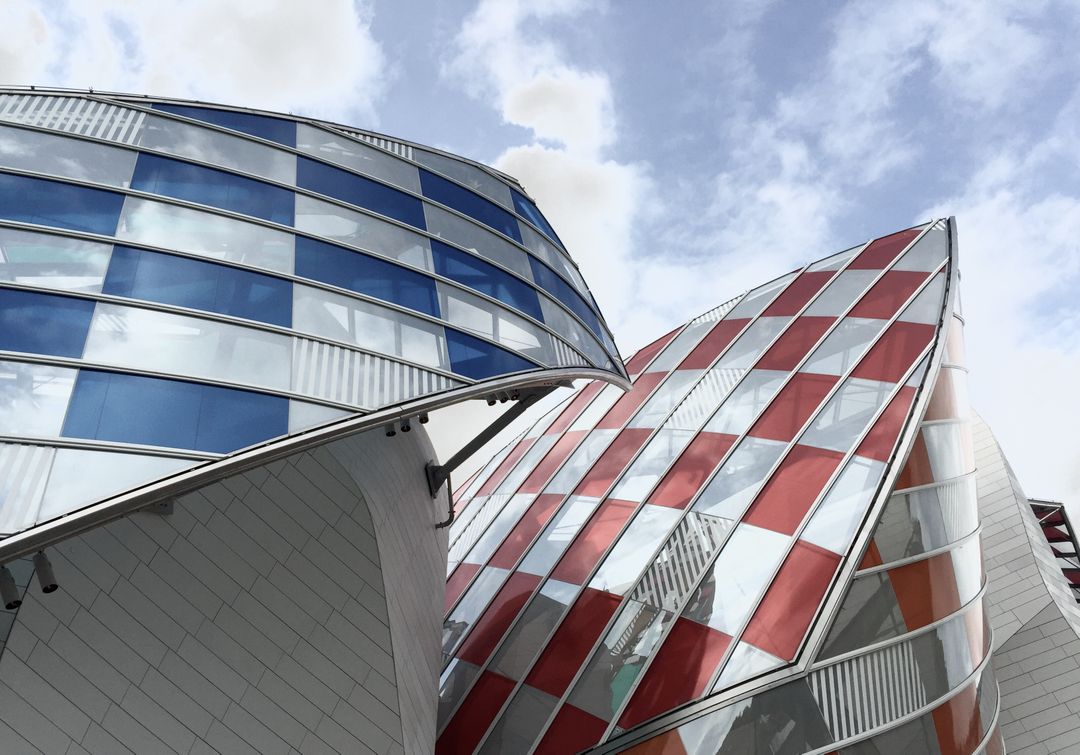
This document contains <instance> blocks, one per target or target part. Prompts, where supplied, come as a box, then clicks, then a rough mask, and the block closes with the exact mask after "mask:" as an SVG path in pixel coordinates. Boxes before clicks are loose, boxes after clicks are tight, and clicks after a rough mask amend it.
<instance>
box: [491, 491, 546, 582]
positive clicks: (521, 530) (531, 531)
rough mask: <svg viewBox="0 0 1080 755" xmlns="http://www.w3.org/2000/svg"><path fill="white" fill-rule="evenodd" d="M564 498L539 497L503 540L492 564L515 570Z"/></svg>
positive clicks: (493, 557) (492, 559)
mask: <svg viewBox="0 0 1080 755" xmlns="http://www.w3.org/2000/svg"><path fill="white" fill-rule="evenodd" d="M563 498H564V496H563V495H562V494H558V493H557V494H551V493H547V494H545V495H540V496H537V497H536V500H535V501H533V502H532V503H531V504H530V505H529V509H528V511H526V512H525V514H524V515H523V516H522V517H521V519H520V520H518V523H517V524H515V525H514V529H512V530H510V534H509V535H507V536H506V539H505V540H503V544H502V545H500V546H499V549H498V550H497V551H495V555H494V556H492V557H491V561H490V564H491V565H492V566H497V567H499V568H500V569H510V568H513V566H514V564H515V563H517V560H518V559H519V558H521V554H522V553H524V552H525V549H526V548H527V547H528V546H529V543H531V542H532V540H533V538H534V537H536V533H537V532H539V531H540V530H541V529H543V527H544V525H545V524H547V521H548V519H550V518H551V515H552V514H553V513H554V512H555V509H556V507H557V506H558V505H559V504H560V503H561V502H562V500H563Z"/></svg>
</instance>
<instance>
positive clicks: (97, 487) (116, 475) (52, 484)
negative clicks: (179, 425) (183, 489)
mask: <svg viewBox="0 0 1080 755" xmlns="http://www.w3.org/2000/svg"><path fill="white" fill-rule="evenodd" d="M199 463H200V462H198V461H194V460H192V459H171V458H169V457H167V456H141V455H139V454H125V453H113V452H110V451H85V450H81V449H75V448H58V449H56V456H55V458H54V459H53V465H52V471H51V473H50V474H49V483H48V485H47V486H46V487H45V497H44V498H43V499H42V501H41V511H40V513H39V516H38V521H39V522H45V521H48V520H50V519H54V518H56V517H58V516H63V515H65V514H69V513H71V512H72V511H74V510H75V509H78V508H81V507H82V506H85V505H86V504H88V503H93V502H94V501H100V500H101V499H103V498H107V497H108V496H110V495H113V494H116V493H121V492H124V491H126V490H130V489H131V488H134V487H137V486H139V485H144V484H147V483H150V482H153V481H154V480H157V479H159V478H161V477H164V476H165V475H169V474H172V473H173V472H179V471H180V470H181V469H187V468H188V467H192V466H194V465H196V464H199Z"/></svg>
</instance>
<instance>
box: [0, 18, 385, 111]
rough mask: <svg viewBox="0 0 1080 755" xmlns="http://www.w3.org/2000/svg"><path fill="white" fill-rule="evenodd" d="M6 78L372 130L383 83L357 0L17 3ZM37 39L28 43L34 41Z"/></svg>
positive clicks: (2, 47) (1, 57)
mask: <svg viewBox="0 0 1080 755" xmlns="http://www.w3.org/2000/svg"><path fill="white" fill-rule="evenodd" d="M2 12H3V13H5V14H9V15H14V19H13V23H5V24H3V25H2V26H0V80H3V81H4V82H6V83H11V84H41V85H54V86H55V85H58V86H71V87H77V88H85V87H94V88H95V89H98V90H116V91H130V92H137V93H148V94H158V95H167V96H176V97H187V98H193V99H201V100H210V101H220V102H226V103H231V104H244V105H250V106H253V107H261V108H267V109H271V110H281V111H294V112H300V111H302V112H305V113H310V114H313V115H315V114H317V115H320V116H323V117H331V118H352V119H357V118H358V119H363V120H365V121H369V120H372V119H373V118H374V115H375V112H374V103H375V102H376V101H377V100H378V98H379V97H380V96H381V94H382V92H383V90H384V85H385V70H384V57H383V53H382V50H381V48H380V46H379V45H378V44H377V43H376V42H375V40H374V39H373V38H372V36H371V31H370V24H371V9H370V6H369V5H368V4H367V3H359V2H351V0H320V2H317V3H297V2H292V1H291V0H235V1H234V2H229V3H218V2H213V1H212V0H156V1H155V2H152V3H150V2H135V0H84V1H83V2H79V3H70V4H66V5H63V6H61V5H54V4H52V3H48V2H44V1H41V2H36V3H34V2H28V1H27V0H13V3H12V4H11V5H9V6H7V7H6V9H5V10H4V11H2ZM27 30H30V34H28V33H27Z"/></svg>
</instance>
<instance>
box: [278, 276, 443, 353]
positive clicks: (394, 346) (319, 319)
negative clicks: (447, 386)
mask: <svg viewBox="0 0 1080 755" xmlns="http://www.w3.org/2000/svg"><path fill="white" fill-rule="evenodd" d="M293 329H294V330H297V331H300V332H302V333H311V334H312V335H316V336H322V337H324V338H331V339H333V340H335V341H343V342H345V343H350V344H354V345H356V346H359V347H360V348H362V349H367V350H368V351H373V352H376V353H378V354H388V355H390V356H398V357H401V358H403V359H407V360H409V361H411V362H416V363H417V364H423V365H427V366H429V367H440V368H443V369H446V368H448V367H449V365H450V359H449V356H448V355H447V352H446V337H445V335H444V333H443V329H442V326H441V325H436V324H435V323H431V322H428V321H426V320H422V319H420V318H419V317H413V316H412V315H409V314H406V313H404V312H399V311H397V310H395V309H389V308H388V307H383V306H381V305H379V304H375V303H372V302H367V301H361V300H360V299H353V298H351V297H349V296H344V295H342V294H336V293H333V292H330V291H323V290H322V289H318V288H311V287H310V286H303V285H299V284H297V285H294V286H293Z"/></svg>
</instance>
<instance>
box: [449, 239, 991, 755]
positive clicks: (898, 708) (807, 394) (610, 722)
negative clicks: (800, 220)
mask: <svg viewBox="0 0 1080 755" xmlns="http://www.w3.org/2000/svg"><path fill="white" fill-rule="evenodd" d="M955 254H956V252H955V230H954V227H953V223H952V221H951V220H939V221H936V222H933V223H929V224H927V225H924V226H918V227H915V228H911V229H908V230H905V231H900V232H898V233H895V234H892V235H890V236H886V237H883V238H879V239H875V240H873V241H871V242H869V243H867V244H864V245H861V246H859V247H856V248H853V249H849V250H847V251H845V252H841V253H839V254H837V255H834V256H831V257H828V258H826V259H824V260H821V261H820V262H816V263H814V264H811V265H808V266H807V267H805V268H802V269H800V270H798V271H795V272H793V273H791V274H789V275H787V276H784V277H782V278H780V279H778V280H775V281H772V282H770V283H768V284H766V285H764V286H761V287H760V288H757V289H754V290H752V291H750V292H748V293H746V294H744V295H743V296H741V297H738V298H737V299H733V300H732V301H730V302H728V303H726V304H724V305H722V306H720V307H718V308H717V309H715V310H713V311H711V312H708V313H706V314H705V315H702V316H701V317H698V318H696V319H694V320H692V321H691V322H689V323H687V324H686V325H685V326H683V327H682V328H679V329H677V330H675V331H673V332H671V333H669V334H668V335H666V336H664V337H663V338H661V339H659V340H658V341H656V342H655V343H653V344H650V345H649V346H646V347H645V348H643V349H641V350H640V351H639V352H638V353H637V354H636V355H635V356H634V357H633V358H632V359H630V360H629V362H628V363H627V370H628V372H629V374H630V376H631V378H632V380H633V383H634V385H633V388H632V390H630V391H629V392H628V393H625V394H623V393H622V392H620V391H619V390H618V389H616V388H613V387H604V386H603V385H601V384H599V383H595V382H594V383H591V384H588V385H586V386H584V387H583V388H581V389H580V390H578V391H577V393H576V395H574V396H573V397H572V398H571V399H569V400H568V402H567V403H565V404H564V405H561V406H559V407H556V408H555V409H553V410H552V411H550V412H549V413H548V414H547V415H546V416H544V417H543V418H542V419H541V420H539V421H538V422H537V423H536V424H535V425H534V426H533V427H532V428H531V429H529V430H528V431H527V432H526V433H525V434H524V435H523V436H522V437H521V438H520V439H519V440H518V441H517V442H516V443H514V444H512V445H511V446H509V447H508V448H506V449H504V450H503V451H502V452H501V453H500V454H499V455H497V456H496V457H495V458H494V459H492V460H491V462H490V463H489V464H488V465H487V466H486V467H485V468H484V469H483V470H482V471H481V472H480V473H479V474H478V475H477V476H476V477H475V478H474V479H473V480H471V481H470V482H468V483H467V485H465V486H464V487H463V488H462V489H461V490H460V491H459V494H458V506H459V508H460V509H461V513H460V515H459V518H458V520H457V522H456V523H455V525H454V527H453V529H452V531H451V535H450V564H449V570H448V578H447V596H446V619H445V622H444V627H443V634H444V645H443V652H444V657H445V664H446V665H445V669H444V672H443V677H442V682H441V690H440V723H439V726H440V730H439V740H438V742H439V744H438V751H439V752H446V753H450V752H473V751H482V752H527V751H532V752H538V753H564V752H575V751H579V750H582V749H588V748H591V747H599V749H600V750H601V751H609V750H610V751H622V750H628V749H629V750H630V751H640V752H643V753H659V752H663V753H683V752H687V753H714V752H723V753H728V752H730V753H745V752H761V751H769V752H792V753H797V752H822V753H824V752H833V751H836V750H841V749H842V750H843V751H845V752H847V751H851V752H864V751H865V752H903V751H908V750H910V751H913V752H914V751H924V750H925V751H927V752H940V753H943V754H944V753H961V752H962V753H970V752H975V751H987V752H1000V751H1001V749H1000V748H1001V738H1000V734H999V733H998V729H997V710H998V706H997V684H996V682H995V681H994V678H993V674H992V672H991V671H990V669H989V667H988V660H989V649H990V647H991V632H990V628H989V625H988V623H987V622H986V620H985V617H984V611H983V594H984V591H985V588H984V584H985V581H984V574H983V567H982V558H981V552H980V542H979V516H978V502H977V497H976V489H975V479H974V471H975V467H974V458H973V450H972V441H971V428H970V414H969V409H968V405H967V392H966V370H965V369H964V367H963V332H962V325H963V321H962V319H961V317H960V315H959V313H958V311H957V309H958V306H959V304H958V297H957V294H956V289H957V283H958V273H957V269H956V256H955Z"/></svg>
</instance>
